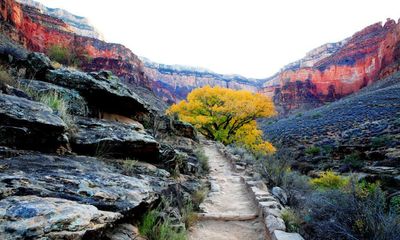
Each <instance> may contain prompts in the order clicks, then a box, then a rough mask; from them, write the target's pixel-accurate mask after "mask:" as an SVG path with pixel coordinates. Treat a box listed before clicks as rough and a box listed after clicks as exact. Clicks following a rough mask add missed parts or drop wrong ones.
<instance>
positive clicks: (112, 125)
mask: <svg viewBox="0 0 400 240" xmlns="http://www.w3.org/2000/svg"><path fill="white" fill-rule="evenodd" d="M75 124H76V127H77V130H76V132H75V133H74V134H73V135H72V138H71V146H72V150H73V151H75V152H77V153H80V154H86V155H91V156H93V155H98V156H102V157H115V158H122V159H125V158H129V159H141V160H144V161H152V162H154V161H157V160H158V149H159V144H158V142H157V141H156V140H154V138H153V137H151V136H150V135H148V134H147V133H146V132H145V131H144V129H143V126H142V125H141V124H139V123H136V124H135V123H131V124H124V123H118V122H113V121H106V120H95V119H90V118H77V119H76V123H75Z"/></svg>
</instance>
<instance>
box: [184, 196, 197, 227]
mask: <svg viewBox="0 0 400 240" xmlns="http://www.w3.org/2000/svg"><path fill="white" fill-rule="evenodd" d="M181 211H182V219H183V222H184V223H185V227H186V229H189V228H190V227H192V226H194V224H195V223H196V222H197V221H198V220H199V218H198V215H197V213H196V212H195V209H194V206H193V203H192V202H191V201H188V202H187V203H186V204H185V205H184V206H183V209H182V210H181Z"/></svg>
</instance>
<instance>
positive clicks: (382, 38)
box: [260, 19, 400, 114]
mask: <svg viewBox="0 0 400 240" xmlns="http://www.w3.org/2000/svg"><path fill="white" fill-rule="evenodd" d="M399 60H400V24H399V23H396V22H395V21H394V20H391V19H388V20H387V21H386V23H385V24H382V23H376V24H373V25H371V26H368V27H366V28H365V29H363V30H361V31H359V32H357V33H355V34H354V35H353V36H352V37H350V38H348V39H346V40H344V41H342V42H339V43H336V44H328V45H323V46H321V47H320V48H317V49H315V50H313V51H311V52H310V53H309V54H307V56H306V57H305V58H304V59H302V60H299V61H297V62H295V63H293V64H290V65H288V66H286V67H285V68H283V69H282V70H281V71H280V72H279V73H278V74H276V75H275V76H273V77H271V78H270V79H268V80H266V82H265V83H264V85H263V88H262V89H260V92H262V93H264V94H266V95H269V96H272V97H273V99H274V102H275V104H276V105H277V107H278V109H279V111H280V112H281V113H283V114H285V113H288V112H291V111H292V110H294V109H299V108H300V109H301V108H312V107H316V106H319V105H321V104H323V103H325V102H330V101H334V100H336V99H338V98H341V97H343V96H346V95H349V94H351V93H354V92H357V91H358V90H359V89H361V88H363V87H365V86H367V85H370V84H371V83H373V82H375V81H377V80H379V79H381V78H383V77H385V76H388V75H390V74H392V73H394V72H396V71H398V70H399V69H400V64H399Z"/></svg>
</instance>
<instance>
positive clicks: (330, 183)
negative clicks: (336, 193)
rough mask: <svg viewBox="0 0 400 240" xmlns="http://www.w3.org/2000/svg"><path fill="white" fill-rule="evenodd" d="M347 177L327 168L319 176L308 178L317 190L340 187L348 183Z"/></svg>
mask: <svg viewBox="0 0 400 240" xmlns="http://www.w3.org/2000/svg"><path fill="white" fill-rule="evenodd" d="M348 183H349V178H345V177H341V176H340V175H337V174H336V173H334V172H332V171H330V170H328V171H326V172H323V173H322V174H321V176H320V177H318V178H314V179H311V180H310V184H311V186H313V187H314V188H315V189H317V190H322V191H323V190H331V189H340V188H343V187H345V186H346V185H348Z"/></svg>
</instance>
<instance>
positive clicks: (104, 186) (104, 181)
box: [0, 152, 167, 217]
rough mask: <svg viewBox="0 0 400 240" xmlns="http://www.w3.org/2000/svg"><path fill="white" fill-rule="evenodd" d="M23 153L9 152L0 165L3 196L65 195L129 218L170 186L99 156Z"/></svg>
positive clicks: (160, 179)
mask: <svg viewBox="0 0 400 240" xmlns="http://www.w3.org/2000/svg"><path fill="white" fill-rule="evenodd" d="M19 154H21V155H18V154H15V156H12V155H13V154H10V153H8V154H7V155H9V156H11V157H8V158H3V159H2V157H1V156H0V166H4V167H2V168H1V171H0V196H1V197H2V198H8V197H12V196H23V195H35V196H40V197H52V198H62V199H68V200H71V201H74V202H78V203H81V204H90V205H93V206H95V207H97V208H98V209H99V210H103V211H112V212H119V213H122V214H124V215H125V216H128V217H129V216H130V215H131V213H134V212H135V211H143V210H144V209H143V207H145V206H147V205H148V204H151V203H153V202H154V201H155V200H156V199H158V196H159V193H161V191H163V190H164V189H165V188H167V183H166V182H165V181H164V180H163V179H162V178H159V177H156V176H150V175H145V174H136V175H131V176H126V175H123V174H122V173H121V170H119V169H117V168H115V167H113V166H111V165H109V164H106V163H105V162H103V161H100V160H99V159H96V158H91V157H84V156H53V155H44V154H39V153H33V152H29V153H25V154H26V155H23V154H24V153H19ZM27 163H29V164H27ZM0 209H1V208H0ZM0 211H1V210H0Z"/></svg>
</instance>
